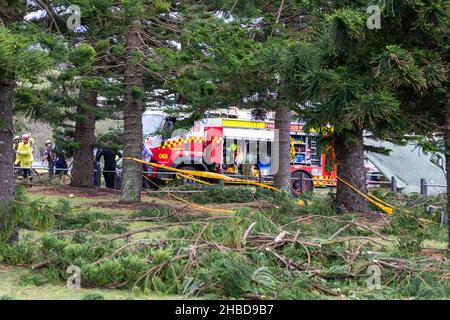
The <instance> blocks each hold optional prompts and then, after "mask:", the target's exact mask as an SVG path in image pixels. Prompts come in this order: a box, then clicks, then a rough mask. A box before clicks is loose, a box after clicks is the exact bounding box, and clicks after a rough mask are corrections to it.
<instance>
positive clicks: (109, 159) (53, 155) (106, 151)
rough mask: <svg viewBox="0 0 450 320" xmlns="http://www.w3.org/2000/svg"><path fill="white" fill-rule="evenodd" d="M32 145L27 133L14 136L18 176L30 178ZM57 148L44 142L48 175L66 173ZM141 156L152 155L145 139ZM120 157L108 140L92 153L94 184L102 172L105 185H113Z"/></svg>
mask: <svg viewBox="0 0 450 320" xmlns="http://www.w3.org/2000/svg"><path fill="white" fill-rule="evenodd" d="M33 146H34V139H33V138H31V136H30V135H29V134H24V135H22V136H16V137H15V138H14V142H13V148H14V167H15V169H16V172H17V174H18V175H19V177H22V178H25V179H29V180H31V179H32V174H31V170H32V165H33V160H34V157H33ZM58 150H59V149H58V148H57V147H56V146H54V145H53V143H52V142H51V141H50V140H47V141H46V142H45V147H44V155H43V157H42V159H41V161H42V163H44V162H46V163H48V173H49V176H50V177H53V175H55V174H56V175H61V174H67V171H68V165H67V161H66V158H65V153H64V151H58ZM141 150H142V154H141V158H142V160H144V161H147V162H148V161H150V160H151V157H152V156H153V154H152V152H151V151H150V149H149V148H148V147H147V146H146V145H145V140H144V141H143V142H142V145H141ZM101 158H103V169H102V168H101V167H100V160H101ZM121 158H122V153H121V152H120V151H118V150H117V149H115V148H113V143H112V142H111V141H108V142H107V143H106V146H105V147H104V148H102V149H100V150H98V151H97V153H96V154H95V155H93V159H92V160H93V170H94V185H96V186H100V185H101V181H100V173H103V178H104V180H105V186H106V187H107V188H110V189H114V187H115V178H116V175H117V161H118V160H120V159H121ZM142 169H143V171H144V172H147V171H148V166H147V165H143V167H142ZM142 187H143V188H144V189H147V188H148V183H147V181H146V180H145V179H143V183H142Z"/></svg>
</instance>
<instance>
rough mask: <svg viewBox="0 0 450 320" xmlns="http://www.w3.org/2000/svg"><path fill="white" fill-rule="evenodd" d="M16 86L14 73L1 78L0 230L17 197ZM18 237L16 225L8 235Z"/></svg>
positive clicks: (4, 224) (10, 238) (3, 226)
mask: <svg viewBox="0 0 450 320" xmlns="http://www.w3.org/2000/svg"><path fill="white" fill-rule="evenodd" d="M14 88H15V81H14V76H13V75H12V74H6V75H5V76H4V77H3V78H1V79H0V232H2V231H4V230H3V229H4V228H5V227H6V223H7V220H11V215H12V209H11V205H12V201H13V200H14V197H15V193H14V169H13V161H14V153H13V148H12V141H13V138H14V137H13V134H14V125H13V101H14ZM18 237H19V235H18V230H17V228H15V227H14V228H13V230H12V234H11V235H6V238H7V239H8V238H9V241H10V242H14V241H17V240H18Z"/></svg>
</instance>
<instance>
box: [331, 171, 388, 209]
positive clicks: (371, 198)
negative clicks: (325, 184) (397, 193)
mask: <svg viewBox="0 0 450 320" xmlns="http://www.w3.org/2000/svg"><path fill="white" fill-rule="evenodd" d="M336 178H337V179H338V180H339V181H341V182H342V183H344V184H345V185H347V186H348V187H349V188H350V189H352V190H353V191H355V192H356V193H358V194H359V195H361V196H362V197H364V198H365V199H367V200H368V201H369V202H371V203H373V204H374V205H376V206H377V207H378V208H380V209H381V210H383V211H384V212H386V213H388V214H393V213H394V207H393V206H392V205H390V204H388V203H386V202H384V201H383V200H380V199H378V198H377V197H375V196H374V195H371V194H369V195H368V196H367V195H365V194H364V193H363V192H361V191H359V190H358V189H356V188H355V187H354V186H352V185H351V184H350V183H348V182H347V181H345V180H344V179H341V178H340V177H338V176H336ZM375 199H377V200H375Z"/></svg>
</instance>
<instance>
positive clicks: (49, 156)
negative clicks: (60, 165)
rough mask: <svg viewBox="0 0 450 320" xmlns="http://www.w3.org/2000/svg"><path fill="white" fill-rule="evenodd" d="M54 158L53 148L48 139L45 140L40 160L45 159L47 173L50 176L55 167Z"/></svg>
mask: <svg viewBox="0 0 450 320" xmlns="http://www.w3.org/2000/svg"><path fill="white" fill-rule="evenodd" d="M55 160H56V154H55V151H54V150H53V144H52V142H51V141H50V140H47V141H46V142H45V148H44V157H43V158H42V161H47V163H48V174H49V176H50V178H52V177H53V173H54V169H55Z"/></svg>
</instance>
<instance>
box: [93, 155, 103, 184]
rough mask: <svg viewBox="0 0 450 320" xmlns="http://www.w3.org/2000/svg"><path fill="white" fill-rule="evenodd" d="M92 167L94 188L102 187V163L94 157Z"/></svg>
mask: <svg viewBox="0 0 450 320" xmlns="http://www.w3.org/2000/svg"><path fill="white" fill-rule="evenodd" d="M92 165H93V167H94V176H93V179H94V186H96V187H100V171H101V168H100V163H98V161H97V160H96V159H95V156H92Z"/></svg>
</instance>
